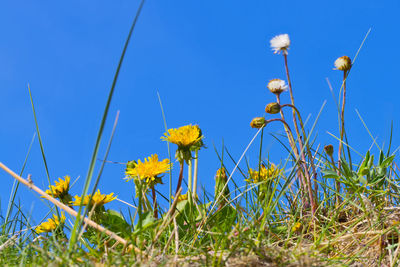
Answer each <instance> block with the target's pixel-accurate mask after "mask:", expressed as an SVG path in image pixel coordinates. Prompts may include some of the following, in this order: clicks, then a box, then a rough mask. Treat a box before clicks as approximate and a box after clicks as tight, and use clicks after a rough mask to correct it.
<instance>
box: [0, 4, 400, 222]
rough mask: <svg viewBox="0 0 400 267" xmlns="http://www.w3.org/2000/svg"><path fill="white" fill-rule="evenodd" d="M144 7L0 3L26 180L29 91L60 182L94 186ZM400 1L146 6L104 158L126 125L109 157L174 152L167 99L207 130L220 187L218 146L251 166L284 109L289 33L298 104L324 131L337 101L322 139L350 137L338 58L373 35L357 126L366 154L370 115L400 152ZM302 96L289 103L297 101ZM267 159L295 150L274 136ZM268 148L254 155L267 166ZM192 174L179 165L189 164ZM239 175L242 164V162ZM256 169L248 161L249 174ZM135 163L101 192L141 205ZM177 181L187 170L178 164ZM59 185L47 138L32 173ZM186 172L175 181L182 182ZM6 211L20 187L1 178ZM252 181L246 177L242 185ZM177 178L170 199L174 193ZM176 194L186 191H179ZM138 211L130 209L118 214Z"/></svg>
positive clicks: (15, 163) (15, 152)
mask: <svg viewBox="0 0 400 267" xmlns="http://www.w3.org/2000/svg"><path fill="white" fill-rule="evenodd" d="M138 4H139V2H138V1H122V0H121V1H69V2H68V3H67V2H65V3H61V2H57V1H56V2H54V1H22V2H19V1H7V2H3V3H2V4H1V8H0V25H2V26H1V27H0V35H1V41H0V92H1V97H0V121H1V122H2V127H0V147H1V149H0V161H1V162H3V163H5V164H6V165H8V166H9V167H10V168H11V169H13V170H15V171H17V172H19V170H20V168H21V165H22V163H23V160H24V158H25V154H26V151H27V149H28V145H29V143H30V140H31V138H32V135H33V133H34V132H35V124H34V119H33V114H32V110H31V106H30V101H29V94H28V89H27V84H28V83H29V84H30V86H31V89H32V93H33V98H34V102H35V105H36V112H37V116H38V122H39V127H40V130H41V134H42V138H43V143H44V150H45V153H46V157H47V160H48V165H49V171H50V175H51V177H52V180H54V179H56V178H57V177H61V176H64V175H67V174H68V175H70V176H71V177H72V178H73V179H74V178H76V177H78V176H81V177H82V178H81V179H80V180H79V182H78V183H77V184H76V185H75V187H74V188H73V189H72V191H73V193H74V194H80V193H81V187H82V184H83V180H84V177H85V176H86V173H87V169H88V166H89V162H90V157H91V153H92V151H93V147H94V143H95V138H96V134H97V131H98V128H99V125H100V120H101V116H102V112H103V109H104V105H105V103H106V98H107V95H108V91H109V88H110V85H111V82H112V79H113V75H114V72H115V69H116V67H117V64H118V60H119V56H120V53H121V51H122V47H123V44H124V41H125V38H126V35H127V33H128V30H129V27H130V24H131V21H132V19H133V16H134V15H135V12H136V8H137V7H138ZM399 11H400V9H399V3H398V2H397V1H285V2H282V3H279V4H277V3H275V2H270V1H209V0H207V1H153V0H148V1H147V2H146V4H145V6H144V8H143V12H142V15H141V17H140V19H139V22H138V24H137V27H136V30H135V32H134V36H133V38H132V40H131V43H130V45H129V49H128V52H127V54H126V58H125V62H124V64H123V66H122V70H121V73H120V77H119V80H118V84H117V87H116V91H115V95H114V98H113V101H112V106H111V110H110V117H109V119H108V121H107V125H106V130H105V135H104V138H103V143H102V148H101V150H100V156H102V155H103V154H104V151H105V147H106V144H107V140H108V137H109V135H110V132H111V128H112V123H113V117H114V116H115V114H116V112H117V110H120V112H121V114H120V120H119V123H118V127H117V130H116V134H115V137H114V141H113V146H112V148H111V151H110V155H109V160H111V161H116V162H126V161H128V160H133V159H138V158H144V157H147V156H149V155H151V154H153V153H157V154H159V155H160V157H162V158H164V157H167V155H168V154H167V146H166V143H165V142H162V141H161V140H160V136H162V134H163V133H164V125H163V120H162V116H161V110H160V105H159V102H158V98H157V91H158V92H159V93H160V96H161V99H162V101H163V105H164V110H165V113H166V118H167V124H168V127H170V128H171V127H174V128H176V127H179V126H182V125H186V124H189V123H192V124H199V125H200V127H201V129H202V130H203V133H204V135H205V140H204V142H205V144H206V145H207V147H208V148H207V149H204V150H202V151H201V152H200V163H199V165H200V166H199V168H200V173H199V176H200V183H201V184H202V185H204V186H205V187H206V189H207V190H208V191H210V192H212V191H213V186H214V182H213V177H214V173H215V171H216V169H217V168H218V167H219V161H218V158H217V156H216V154H215V152H214V149H213V145H214V144H215V146H216V147H217V148H218V149H219V150H220V148H221V145H222V140H224V143H225V145H226V146H227V147H228V148H229V150H230V151H231V153H232V155H233V156H234V157H235V159H236V160H237V159H238V158H239V157H240V155H241V153H242V152H243V150H244V148H245V147H246V146H247V144H248V143H249V141H250V139H251V138H252V136H253V135H254V134H255V131H254V129H251V128H250V127H249V123H250V120H251V119H252V118H253V117H256V116H262V115H263V114H264V107H265V105H266V104H267V103H269V102H271V101H273V100H274V97H273V95H271V94H270V93H269V92H268V90H267V89H266V85H267V83H268V81H269V80H270V79H273V78H281V79H285V73H284V66H283V58H282V56H278V55H274V54H273V53H272V52H271V49H270V47H269V40H270V39H271V38H272V37H274V36H275V35H278V34H281V33H288V34H289V35H290V38H291V41H292V45H291V48H290V51H289V59H288V60H289V67H290V71H291V77H292V82H293V89H294V95H295V99H296V105H297V106H298V108H299V109H300V110H301V112H302V114H303V117H304V118H306V117H308V116H310V123H311V122H313V121H314V120H315V118H316V116H317V113H318V111H319V109H320V108H321V105H322V103H323V102H324V100H326V101H327V104H326V106H325V108H324V110H323V112H322V115H321V117H320V120H319V122H318V126H317V129H316V133H318V138H317V143H320V144H321V145H325V144H328V143H333V144H334V145H335V146H336V147H337V142H335V139H334V138H332V137H331V136H330V135H329V134H328V133H327V132H331V133H333V134H336V135H337V134H338V123H337V114H336V108H335V104H334V101H333V99H332V96H331V93H330V91H329V87H328V85H327V82H326V78H328V79H329V80H330V82H331V83H332V85H333V88H334V92H335V94H337V93H338V90H339V88H340V84H341V80H340V79H341V73H340V72H338V71H334V70H332V69H333V62H334V60H335V59H336V58H337V57H339V56H342V55H348V56H350V57H351V58H353V57H354V55H355V53H356V51H357V49H358V48H359V46H360V44H361V42H362V40H363V39H364V37H365V35H366V33H367V32H368V30H369V29H370V28H371V29H372V30H371V33H370V35H369V36H368V38H367V40H366V43H365V45H364V47H363V48H362V50H361V52H360V54H359V57H358V59H357V61H356V63H355V65H354V67H353V69H352V71H351V74H350V77H349V78H348V102H347V107H346V108H347V109H346V122H347V123H346V128H347V131H348V135H349V141H350V144H351V145H352V146H353V147H354V148H355V149H357V150H358V151H360V152H361V153H363V154H364V153H365V152H366V150H367V149H368V148H369V146H370V144H371V142H372V140H371V138H370V137H369V135H368V133H367V131H366V130H365V128H364V126H363V124H362V123H361V121H360V119H359V118H358V116H357V114H356V112H355V109H357V110H359V112H360V114H361V115H362V116H363V118H364V120H365V122H366V124H367V125H368V127H369V128H370V130H371V132H372V133H373V135H374V136H375V137H378V139H377V142H378V143H379V144H382V143H383V142H386V143H387V142H388V136H389V131H390V123H391V121H393V122H394V130H395V135H394V142H393V143H394V146H395V147H397V146H399V141H400V140H399V138H398V135H397V133H398V132H399V131H398V129H399V123H400V121H399V117H398V114H400V106H399V105H398V103H397V98H398V97H399V93H398V90H397V89H396V87H397V86H398V85H397V75H398V74H397V69H398V66H397V64H396V62H398V61H399V59H400V58H399V57H400V52H399V51H398V50H397V49H395V48H396V47H397V45H396V44H397V43H398V42H399V38H400V37H399V36H398V34H396V33H398V26H399V20H398V13H399ZM283 101H284V102H285V101H288V95H284V96H283ZM282 130H283V129H282V127H281V126H280V125H273V126H271V127H269V128H268V129H267V130H266V134H265V136H264V144H265V147H264V154H263V157H267V155H269V157H270V159H271V161H273V162H279V161H280V160H281V159H282V158H283V157H285V156H286V154H285V153H284V152H283V148H282V147H281V145H279V144H278V143H277V142H276V141H275V140H274V139H273V138H272V137H271V135H269V133H283V131H282ZM258 143H259V139H257V141H256V144H255V145H254V146H253V147H252V148H251V149H250V151H249V154H248V160H249V163H250V165H253V166H256V165H257V157H258V156H257V150H258V147H257V146H258ZM176 165H178V164H176ZM227 166H228V167H229V168H230V169H232V168H233V164H232V163H231V162H230V161H228V162H227ZM243 166H245V165H243ZM123 171H124V166H123V165H119V164H107V165H106V168H105V171H104V174H103V177H102V180H101V182H100V186H99V188H100V189H101V191H102V192H103V191H104V192H105V193H110V192H115V193H116V194H117V195H118V196H119V197H120V198H121V199H124V200H126V201H131V200H132V196H133V190H134V187H133V183H126V182H125V181H123V180H122V178H123V177H124V172H123ZM174 172H175V176H177V172H178V170H177V169H175V170H174ZM28 173H30V174H32V177H33V181H34V182H35V184H36V185H38V186H40V187H42V188H46V187H47V178H46V175H45V171H44V165H43V162H42V158H41V154H40V148H39V143H38V142H37V140H35V143H34V145H33V149H32V152H31V155H30V157H29V161H28V164H27V168H26V171H25V175H26V174H28ZM176 178H177V177H175V179H176ZM0 179H1V185H2V186H1V187H0V199H1V207H2V210H3V214H4V213H5V212H4V209H5V207H6V203H7V201H8V196H9V193H10V191H11V186H12V182H13V180H12V178H11V177H9V176H8V175H7V174H5V173H4V172H2V171H1V172H0ZM237 179H238V180H240V179H241V177H240V176H237ZM164 181H165V182H166V184H165V185H163V186H162V187H161V188H160V190H161V191H162V192H167V190H168V184H167V179H164ZM173 188H175V184H174V186H173ZM18 197H19V199H20V201H21V204H22V205H23V208H24V210H25V211H27V212H30V211H32V212H33V213H34V214H44V213H45V211H46V208H45V206H44V205H43V204H42V203H41V201H40V200H39V198H38V197H37V196H36V195H35V194H33V193H31V192H29V191H28V190H27V189H25V188H21V189H20V191H19V193H18ZM110 206H111V207H113V208H116V209H119V208H121V209H122V210H125V209H126V208H125V206H124V205H122V204H119V203H114V204H112V205H110Z"/></svg>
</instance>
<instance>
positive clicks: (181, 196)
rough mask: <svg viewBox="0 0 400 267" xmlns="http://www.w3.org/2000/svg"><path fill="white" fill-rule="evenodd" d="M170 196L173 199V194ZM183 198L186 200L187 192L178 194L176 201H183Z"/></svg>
mask: <svg viewBox="0 0 400 267" xmlns="http://www.w3.org/2000/svg"><path fill="white" fill-rule="evenodd" d="M171 198H172V199H174V198H175V197H174V196H171ZM183 200H188V194H187V193H186V194H183V195H179V196H178V200H177V201H178V202H181V201H183Z"/></svg>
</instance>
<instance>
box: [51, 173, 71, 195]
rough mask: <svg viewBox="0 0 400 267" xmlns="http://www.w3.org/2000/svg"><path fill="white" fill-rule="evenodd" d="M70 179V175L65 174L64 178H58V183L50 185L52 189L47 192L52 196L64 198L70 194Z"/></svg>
mask: <svg viewBox="0 0 400 267" xmlns="http://www.w3.org/2000/svg"><path fill="white" fill-rule="evenodd" d="M70 179H71V178H70V177H69V176H68V175H66V176H64V180H62V179H61V178H58V181H55V183H56V185H55V186H54V185H50V186H49V187H50V189H47V190H46V193H47V194H49V195H50V196H52V197H56V198H63V197H64V196H65V195H67V194H68V191H69V182H70Z"/></svg>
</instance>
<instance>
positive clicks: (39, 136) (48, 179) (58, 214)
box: [28, 84, 60, 217]
mask: <svg viewBox="0 0 400 267" xmlns="http://www.w3.org/2000/svg"><path fill="white" fill-rule="evenodd" d="M28 91H29V97H30V100H31V105H32V112H33V117H34V118H35V125H36V133H37V136H38V140H39V144H40V151H41V153H42V158H43V163H44V167H45V169H46V175H47V181H48V182H49V187H50V184H51V181H50V174H49V168H48V167H47V160H46V155H45V154H44V148H43V142H42V137H41V135H40V131H39V124H38V121H37V117H36V111H35V105H34V104H33V97H32V91H31V87H30V86H29V84H28ZM52 190H53V189H52V188H51V187H50V192H51V194H52V195H53V191H52ZM54 208H55V209H56V212H57V216H58V217H60V213H59V211H58V208H57V206H56V205H54Z"/></svg>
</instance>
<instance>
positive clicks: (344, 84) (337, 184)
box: [336, 71, 347, 205]
mask: <svg viewBox="0 0 400 267" xmlns="http://www.w3.org/2000/svg"><path fill="white" fill-rule="evenodd" d="M346 78H347V71H343V98H342V112H341V115H340V121H341V126H340V142H339V149H338V168H337V174H338V175H340V167H341V165H342V148H343V136H344V107H345V104H346ZM336 190H337V192H338V193H339V191H340V182H338V181H336ZM340 200H341V199H340V197H339V196H338V195H337V198H336V203H337V204H338V205H339V204H340Z"/></svg>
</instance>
